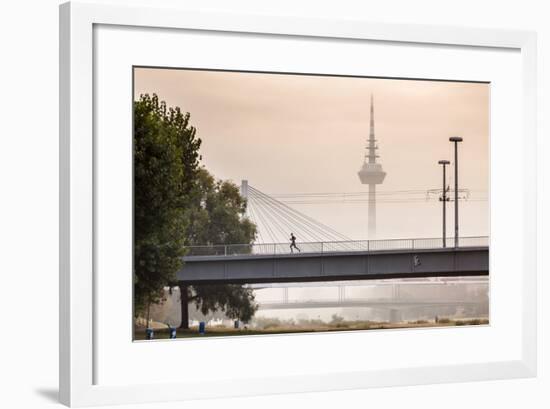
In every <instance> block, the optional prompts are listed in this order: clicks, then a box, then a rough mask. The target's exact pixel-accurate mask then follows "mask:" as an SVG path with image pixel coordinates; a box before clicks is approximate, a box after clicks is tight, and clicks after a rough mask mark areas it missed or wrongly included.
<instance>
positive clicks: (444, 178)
mask: <svg viewBox="0 0 550 409" xmlns="http://www.w3.org/2000/svg"><path fill="white" fill-rule="evenodd" d="M437 163H439V164H440V165H443V195H442V197H441V198H439V200H441V201H442V202H443V247H447V228H446V227H447V226H446V224H447V201H448V200H449V199H448V198H447V189H445V184H446V177H445V166H447V165H448V164H450V163H451V162H449V161H448V160H440V161H439V162H437Z"/></svg>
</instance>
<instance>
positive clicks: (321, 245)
mask: <svg viewBox="0 0 550 409" xmlns="http://www.w3.org/2000/svg"><path fill="white" fill-rule="evenodd" d="M457 244H458V245H457V246H456V247H461V248H462V247H485V246H488V245H489V238H488V237H487V236H476V237H460V238H459V242H458V243H457ZM296 245H297V246H298V248H299V249H300V250H299V251H298V250H297V249H291V248H290V243H255V244H227V245H223V244H220V245H207V246H190V247H187V253H186V257H194V256H242V255H247V254H250V255H277V254H291V253H295V254H304V253H305V254H310V253H311V254H319V253H321V254H322V253H334V252H350V251H351V252H353V251H383V250H417V249H418V250H422V249H438V248H443V247H444V246H443V239H442V238H418V239H388V240H352V241H323V242H303V243H301V242H297V243H296ZM446 247H448V248H453V247H455V243H454V238H447V240H446Z"/></svg>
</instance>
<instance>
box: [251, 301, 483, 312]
mask: <svg viewBox="0 0 550 409" xmlns="http://www.w3.org/2000/svg"><path fill="white" fill-rule="evenodd" d="M480 304H481V302H474V301H460V300H457V301H443V300H441V301H437V300H432V301H429V300H418V299H410V300H390V299H350V300H344V301H337V300H307V301H286V302H285V301H272V302H269V301H268V302H263V301H261V302H258V307H259V309H260V310H291V309H303V308H355V307H364V308H384V309H386V308H389V309H398V308H407V309H411V308H424V307H459V306H476V305H480Z"/></svg>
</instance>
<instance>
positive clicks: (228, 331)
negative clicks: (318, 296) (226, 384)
mask: <svg viewBox="0 0 550 409" xmlns="http://www.w3.org/2000/svg"><path fill="white" fill-rule="evenodd" d="M487 324H489V320H487V319H478V318H476V319H465V320H451V319H448V318H443V319H439V322H438V323H435V322H433V321H425V320H418V321H410V322H402V323H388V322H372V321H344V322H338V323H333V324H331V323H327V324H322V325H317V326H314V327H313V326H299V325H293V326H279V327H269V328H264V329H257V328H249V329H244V328H239V329H233V328H228V327H222V326H219V327H216V326H214V327H206V333H205V334H204V335H201V334H199V333H198V328H197V327H192V328H190V329H188V330H181V329H178V330H177V338H201V337H203V338H204V337H219V336H239V335H268V334H299V333H305V332H309V333H311V332H335V331H353V330H371V329H396V328H427V327H453V326H466V325H487ZM145 338H146V337H145V329H144V328H135V329H134V340H136V341H143V340H145ZM168 338H169V331H168V329H167V328H166V329H164V328H163V329H156V330H155V335H154V339H168Z"/></svg>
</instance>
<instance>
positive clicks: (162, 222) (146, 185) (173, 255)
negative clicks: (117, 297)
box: [134, 95, 257, 327]
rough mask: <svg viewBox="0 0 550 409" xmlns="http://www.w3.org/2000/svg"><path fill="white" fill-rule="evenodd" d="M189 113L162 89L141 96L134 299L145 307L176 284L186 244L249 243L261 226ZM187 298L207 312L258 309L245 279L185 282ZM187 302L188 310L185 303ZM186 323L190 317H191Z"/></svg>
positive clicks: (245, 315)
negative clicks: (216, 165) (217, 172)
mask: <svg viewBox="0 0 550 409" xmlns="http://www.w3.org/2000/svg"><path fill="white" fill-rule="evenodd" d="M189 120H190V115H189V113H186V114H184V113H182V112H181V110H180V109H179V108H177V107H176V108H168V107H167V106H166V104H165V103H164V102H159V99H158V97H157V96H156V95H153V96H149V95H142V96H141V97H140V99H139V100H138V101H135V103H134V304H135V314H136V315H138V314H141V313H143V312H144V311H145V309H146V307H147V306H148V305H150V304H151V303H158V302H160V301H161V300H162V297H163V294H164V291H163V289H164V288H165V287H166V286H174V285H177V277H176V273H177V271H178V270H179V269H180V268H181V267H182V256H183V255H184V254H185V246H188V245H208V244H248V243H252V242H253V241H254V239H255V235H256V226H255V225H254V224H253V223H252V222H251V221H250V220H249V219H248V218H246V217H245V213H246V201H245V199H243V198H242V196H241V195H240V194H239V189H238V187H237V186H236V185H235V184H234V183H231V182H229V181H221V180H215V179H214V177H213V176H212V175H211V174H210V173H209V172H208V171H207V170H206V169H205V168H201V167H200V159H201V157H200V154H199V149H200V146H201V140H200V139H199V138H198V137H197V136H196V130H195V128H194V127H192V126H191V125H190V123H189ZM182 288H184V289H186V292H185V293H184V294H183V295H182V299H183V300H184V302H182V314H183V315H184V316H188V311H187V303H186V302H185V301H186V300H188V301H191V302H194V303H195V304H196V306H197V308H199V309H200V310H201V311H202V312H203V313H204V314H206V313H208V312H216V311H223V312H224V313H225V314H226V315H227V316H229V317H231V318H239V319H241V320H243V321H247V320H249V319H250V318H251V317H252V316H253V315H254V312H255V311H256V309H257V306H256V305H255V304H254V294H253V292H252V290H250V289H247V288H243V287H242V286H240V285H200V286H183V285H182ZM184 310H185V311H184ZM183 321H184V322H182V325H183V326H184V327H186V326H187V325H188V323H187V320H186V319H185V318H184V320H183Z"/></svg>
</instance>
